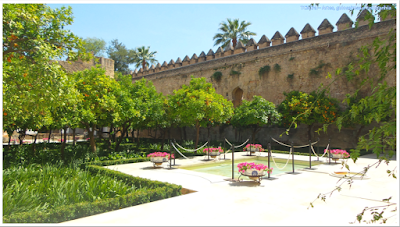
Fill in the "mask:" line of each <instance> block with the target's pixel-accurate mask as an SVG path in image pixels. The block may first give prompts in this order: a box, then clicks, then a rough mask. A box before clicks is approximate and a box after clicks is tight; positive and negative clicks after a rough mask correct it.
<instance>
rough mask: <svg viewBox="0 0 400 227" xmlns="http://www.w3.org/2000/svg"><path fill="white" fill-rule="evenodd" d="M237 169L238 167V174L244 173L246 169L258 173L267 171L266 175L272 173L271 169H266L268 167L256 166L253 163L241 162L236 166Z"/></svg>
mask: <svg viewBox="0 0 400 227" xmlns="http://www.w3.org/2000/svg"><path fill="white" fill-rule="evenodd" d="M237 167H238V169H239V172H240V173H244V172H246V170H248V169H256V170H258V171H261V170H264V171H267V172H268V173H272V170H273V169H274V168H272V167H271V168H268V166H266V165H264V164H256V163H254V162H242V163H239V164H238V165H237Z"/></svg>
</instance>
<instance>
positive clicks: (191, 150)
mask: <svg viewBox="0 0 400 227" xmlns="http://www.w3.org/2000/svg"><path fill="white" fill-rule="evenodd" d="M207 143H208V141H207V142H206V143H205V144H204V145H203V146H201V147H199V148H197V149H186V148H183V147H182V146H181V145H179V144H178V143H177V142H176V141H175V144H176V145H177V146H178V147H179V148H181V149H183V150H185V151H189V152H195V151H198V150H200V149H201V148H203V147H204V146H206V145H207Z"/></svg>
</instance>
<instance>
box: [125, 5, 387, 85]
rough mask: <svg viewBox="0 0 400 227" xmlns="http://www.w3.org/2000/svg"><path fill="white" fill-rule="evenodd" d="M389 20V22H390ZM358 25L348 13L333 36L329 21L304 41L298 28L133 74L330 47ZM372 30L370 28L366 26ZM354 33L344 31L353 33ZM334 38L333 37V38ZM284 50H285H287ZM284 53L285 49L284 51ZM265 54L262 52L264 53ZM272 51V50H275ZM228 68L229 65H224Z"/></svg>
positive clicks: (310, 29)
mask: <svg viewBox="0 0 400 227" xmlns="http://www.w3.org/2000/svg"><path fill="white" fill-rule="evenodd" d="M367 13H368V11H367V10H364V11H363V12H362V13H361V14H360V15H359V16H358V17H357V22H358V24H359V30H358V31H360V29H364V28H361V27H363V26H365V25H367V24H368V21H365V20H364V18H365V16H366V14H367ZM388 19H389V18H388ZM353 24H354V22H353V21H351V19H350V18H349V17H348V16H347V14H346V13H343V15H342V16H341V17H340V18H339V20H338V21H337V22H336V27H337V31H336V32H333V29H334V26H333V25H332V24H331V23H330V22H329V21H328V20H327V19H324V20H323V21H322V23H321V24H320V25H319V26H318V28H317V30H318V36H316V35H315V33H316V31H315V29H314V28H313V27H312V26H311V25H310V24H309V23H307V24H306V25H305V26H304V28H303V29H302V30H301V32H300V34H301V39H299V38H300V34H299V33H298V32H297V31H296V29H295V28H293V27H292V28H290V30H289V31H288V32H287V33H286V35H285V36H283V35H282V34H281V33H280V32H279V31H277V32H276V33H275V34H274V35H273V36H272V38H271V40H270V39H269V38H268V37H267V36H266V35H263V36H262V37H261V39H260V40H259V41H258V42H256V41H255V40H254V39H250V40H249V42H248V43H247V44H246V45H243V43H242V42H238V43H237V45H236V47H235V48H233V47H232V44H231V43H230V44H229V45H228V46H227V47H226V48H225V49H222V48H221V47H219V48H218V49H217V51H216V52H215V53H214V52H213V50H212V49H210V50H209V51H208V52H207V54H206V53H205V52H204V51H202V52H201V53H200V55H199V56H197V55H196V54H195V53H194V54H193V55H192V57H191V58H189V56H188V55H186V56H185V57H184V58H183V60H181V58H180V57H178V59H177V60H176V61H174V60H173V59H171V60H170V62H169V63H168V64H167V62H166V61H164V62H163V64H162V65H160V63H158V64H157V65H155V66H154V65H152V66H151V67H150V68H147V67H146V68H144V69H142V68H141V69H140V70H139V71H138V70H135V71H134V72H132V73H131V74H132V79H133V80H136V79H140V78H141V77H143V76H150V75H153V74H159V73H160V72H163V71H170V70H177V69H179V68H185V67H188V66H190V65H198V64H199V63H203V62H211V61H214V60H217V59H218V60H219V61H224V60H228V59H232V57H233V56H235V55H241V54H243V53H249V52H253V51H254V52H257V53H261V52H264V50H265V49H268V48H273V47H275V46H282V45H283V46H285V45H289V44H297V45H298V46H299V47H300V46H303V45H304V42H302V41H303V40H307V43H309V41H310V39H311V40H312V41H313V42H314V41H315V44H314V45H315V46H318V45H319V43H329V42H332V41H334V40H335V38H334V37H335V36H341V39H343V37H342V35H348V38H349V39H351V38H352V36H353V34H352V33H354V32H356V31H355V29H354V27H353ZM366 27H368V26H366ZM350 30H351V32H350V33H348V32H345V33H343V32H344V31H350ZM329 34H331V35H329ZM283 46H282V48H283ZM283 49H284V48H283ZM261 50H262V51H261ZM271 51H272V50H271ZM224 63H225V64H226V62H224Z"/></svg>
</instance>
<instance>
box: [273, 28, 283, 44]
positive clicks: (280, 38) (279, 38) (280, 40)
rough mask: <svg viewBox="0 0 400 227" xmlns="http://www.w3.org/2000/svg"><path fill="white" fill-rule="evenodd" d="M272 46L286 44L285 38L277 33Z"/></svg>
mask: <svg viewBox="0 0 400 227" xmlns="http://www.w3.org/2000/svg"><path fill="white" fill-rule="evenodd" d="M271 40H272V46H276V45H280V44H283V43H284V40H285V38H283V36H282V34H281V33H280V32H278V31H277V32H275V34H274V36H272V38H271Z"/></svg>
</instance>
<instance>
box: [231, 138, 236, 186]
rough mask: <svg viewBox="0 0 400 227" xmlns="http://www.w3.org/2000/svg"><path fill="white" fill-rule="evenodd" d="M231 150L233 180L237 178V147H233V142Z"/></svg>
mask: <svg viewBox="0 0 400 227" xmlns="http://www.w3.org/2000/svg"><path fill="white" fill-rule="evenodd" d="M231 151H232V181H233V180H234V179H235V177H234V176H235V175H234V174H235V173H234V171H235V170H234V169H235V167H234V165H235V148H234V147H233V144H232V147H231Z"/></svg>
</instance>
